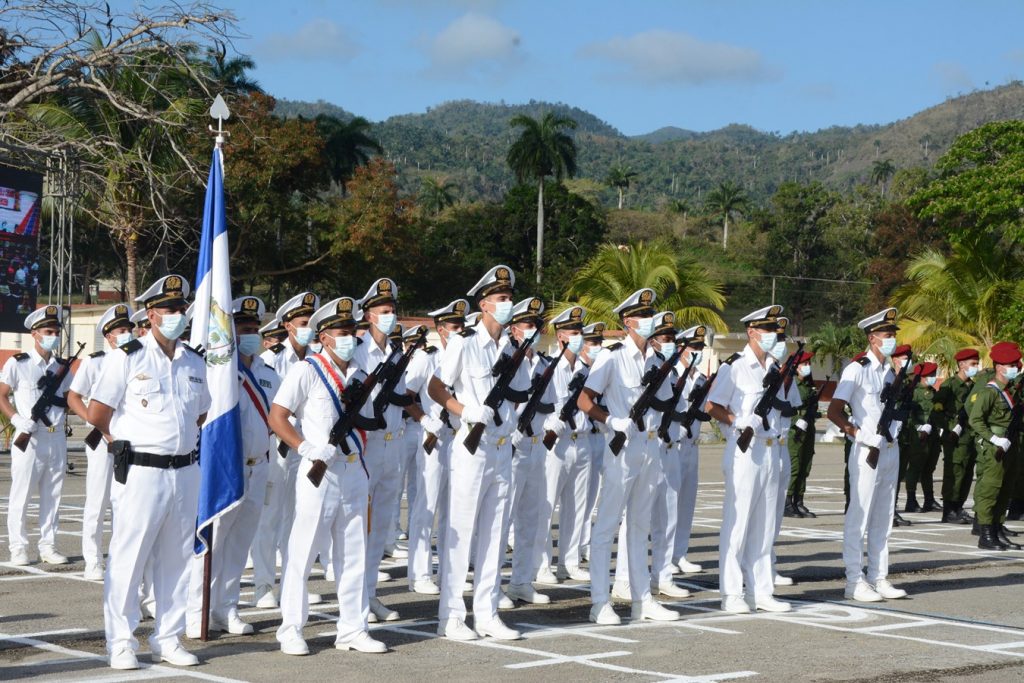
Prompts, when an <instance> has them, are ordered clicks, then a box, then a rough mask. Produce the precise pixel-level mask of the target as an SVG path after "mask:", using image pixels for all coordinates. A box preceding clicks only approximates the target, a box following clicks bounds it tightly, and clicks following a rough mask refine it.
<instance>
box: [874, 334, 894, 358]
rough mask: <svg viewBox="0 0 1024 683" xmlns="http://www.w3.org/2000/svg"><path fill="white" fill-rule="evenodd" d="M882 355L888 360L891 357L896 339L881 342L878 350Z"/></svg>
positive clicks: (891, 338)
mask: <svg viewBox="0 0 1024 683" xmlns="http://www.w3.org/2000/svg"><path fill="white" fill-rule="evenodd" d="M878 350H879V351H881V353H882V355H883V356H885V357H886V358H888V357H889V356H891V355H892V352H893V351H895V350H896V337H888V338H886V339H883V340H882V345H881V346H880V347H879V349H878Z"/></svg>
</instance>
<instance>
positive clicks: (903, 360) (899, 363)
mask: <svg viewBox="0 0 1024 683" xmlns="http://www.w3.org/2000/svg"><path fill="white" fill-rule="evenodd" d="M912 355H913V349H911V348H910V344H900V345H899V346H897V347H896V350H895V351H893V352H892V371H893V372H894V373H896V374H899V372H900V368H902V367H903V366H904V365H906V364H907V363H909V362H910V359H911V356H912ZM911 381H913V374H912V373H911V368H909V367H908V368H907V379H906V383H909V382H911ZM906 383H905V385H904V386H906ZM908 406H911V407H912V404H911V402H910V401H908V402H907V403H905V404H904V405H903V406H901V408H902V409H903V410H906V409H907V407H908ZM911 412H912V411H911ZM910 427H911V425H909V424H908V425H907V427H906V428H904V429H900V433H899V435H898V436H897V437H896V440H897V442H898V443H899V445H900V468H899V479H897V481H896V500H895V506H894V507H893V511H892V525H893V526H910V520H908V519H904V518H903V516H902V515H900V484H902V483H903V482H904V481H905V480H906V478H907V469H908V467H909V466H910V456H911V453H913V451H914V447H915V445H916V441H917V432H916V431H915V430H914V429H911V428H910Z"/></svg>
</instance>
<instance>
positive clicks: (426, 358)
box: [405, 349, 455, 425]
mask: <svg viewBox="0 0 1024 683" xmlns="http://www.w3.org/2000/svg"><path fill="white" fill-rule="evenodd" d="M443 353H444V351H443V350H441V349H434V350H433V351H428V350H427V349H419V350H417V351H416V353H414V354H413V356H412V358H411V359H410V360H409V367H407V368H406V369H405V388H406V389H407V390H409V391H412V392H414V393H415V394H416V395H417V396H418V397H419V399H420V408H422V409H423V412H424V413H426V414H427V415H429V416H431V417H433V418H434V419H437V420H440V419H441V411H442V410H443V409H444V406H442V405H441V404H440V403H437V402H436V401H435V400H434V399H432V398H430V392H429V391H428V388H429V387H430V378H431V377H433V376H435V375H436V374H437V368H438V366H439V365H440V364H441V355H442V354H443ZM454 417H455V416H454V415H451V416H449V419H451V418H454ZM452 424H453V425H454V424H455V423H454V422H453V423H452Z"/></svg>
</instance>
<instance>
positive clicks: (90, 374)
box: [70, 349, 109, 405]
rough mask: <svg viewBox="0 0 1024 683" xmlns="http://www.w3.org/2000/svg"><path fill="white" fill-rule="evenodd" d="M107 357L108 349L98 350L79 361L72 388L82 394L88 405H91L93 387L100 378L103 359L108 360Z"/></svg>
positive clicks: (72, 380) (72, 379)
mask: <svg viewBox="0 0 1024 683" xmlns="http://www.w3.org/2000/svg"><path fill="white" fill-rule="evenodd" d="M107 350H109V349H107ZM106 357H107V355H106V351H97V352H96V353H95V354H90V355H88V356H86V357H85V358H83V359H82V360H80V361H78V368H77V369H76V370H75V376H74V377H72V378H71V386H70V389H71V391H73V392H75V393H76V394H78V395H79V396H81V397H82V400H83V401H85V404H86V405H89V399H90V397H91V396H92V388H93V387H94V386H96V381H97V380H98V379H99V378H100V372H101V371H102V370H103V361H104V360H106Z"/></svg>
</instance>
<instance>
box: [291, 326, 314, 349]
mask: <svg viewBox="0 0 1024 683" xmlns="http://www.w3.org/2000/svg"><path fill="white" fill-rule="evenodd" d="M311 341H313V328H312V327H296V328H295V343H296V344H298V345H299V346H309V342H311Z"/></svg>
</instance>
